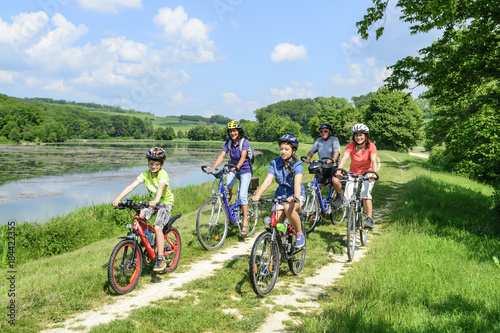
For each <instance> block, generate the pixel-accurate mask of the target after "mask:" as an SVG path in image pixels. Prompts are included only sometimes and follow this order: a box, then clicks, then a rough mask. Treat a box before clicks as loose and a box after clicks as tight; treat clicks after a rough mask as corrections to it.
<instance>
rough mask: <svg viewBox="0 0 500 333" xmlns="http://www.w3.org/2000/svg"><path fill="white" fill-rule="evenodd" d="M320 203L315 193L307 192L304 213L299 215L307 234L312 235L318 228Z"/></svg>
mask: <svg viewBox="0 0 500 333" xmlns="http://www.w3.org/2000/svg"><path fill="white" fill-rule="evenodd" d="M319 210H320V208H319V202H318V198H317V197H316V193H315V192H314V190H313V191H306V202H305V203H304V205H303V206H302V211H301V212H300V213H299V216H300V221H301V222H302V223H303V225H304V229H303V230H305V231H306V233H307V234H308V233H310V232H311V231H313V230H314V228H315V227H316V223H317V222H318V220H319Z"/></svg>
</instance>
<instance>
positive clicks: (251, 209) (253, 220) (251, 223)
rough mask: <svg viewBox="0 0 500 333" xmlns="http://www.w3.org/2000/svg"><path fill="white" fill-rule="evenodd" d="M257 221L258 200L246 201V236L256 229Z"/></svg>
mask: <svg viewBox="0 0 500 333" xmlns="http://www.w3.org/2000/svg"><path fill="white" fill-rule="evenodd" d="M258 222H259V203H258V202H249V203H248V227H249V229H248V233H247V237H250V236H252V235H253V234H254V232H255V230H256V229H257V224H258Z"/></svg>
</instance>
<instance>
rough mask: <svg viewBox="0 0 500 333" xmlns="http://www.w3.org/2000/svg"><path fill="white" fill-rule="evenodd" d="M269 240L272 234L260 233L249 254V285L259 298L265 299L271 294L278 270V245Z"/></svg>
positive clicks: (267, 232)
mask: <svg viewBox="0 0 500 333" xmlns="http://www.w3.org/2000/svg"><path fill="white" fill-rule="evenodd" d="M271 239H272V233H270V232H269V231H264V232H263V233H261V234H260V235H259V236H257V238H256V239H255V243H254V244H253V247H252V253H251V254H250V261H249V272H250V283H251V285H252V289H253V291H254V292H255V294H257V296H259V297H265V296H267V295H269V293H271V291H272V290H273V288H274V285H275V284H276V280H277V279H278V274H279V270H280V259H279V249H278V243H277V242H276V241H274V242H273V241H271Z"/></svg>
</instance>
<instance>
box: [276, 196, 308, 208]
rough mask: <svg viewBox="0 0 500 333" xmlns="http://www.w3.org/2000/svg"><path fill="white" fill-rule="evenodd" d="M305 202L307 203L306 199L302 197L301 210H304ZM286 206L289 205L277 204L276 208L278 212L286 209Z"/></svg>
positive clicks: (300, 201)
mask: <svg viewBox="0 0 500 333" xmlns="http://www.w3.org/2000/svg"><path fill="white" fill-rule="evenodd" d="M304 202H306V197H303V196H300V197H299V204H300V208H302V205H303V204H304ZM285 205H287V204H276V205H275V206H274V207H275V209H276V210H277V211H278V210H283V209H285Z"/></svg>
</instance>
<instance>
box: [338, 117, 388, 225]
mask: <svg viewBox="0 0 500 333" xmlns="http://www.w3.org/2000/svg"><path fill="white" fill-rule="evenodd" d="M351 132H352V142H351V143H349V144H348V145H347V146H346V147H345V150H344V155H343V156H342V159H341V160H340V163H339V168H340V169H341V168H343V167H344V165H345V164H346V162H347V160H348V159H349V157H350V158H351V166H350V168H349V171H350V172H352V173H354V174H356V175H361V174H362V173H363V172H365V171H368V170H372V171H377V170H378V165H377V147H376V146H375V144H374V143H373V142H371V141H370V140H369V139H370V129H369V128H368V126H366V125H365V124H356V125H354V126H353V127H352V130H351ZM337 176H340V171H337ZM374 184H375V182H374V181H373V180H370V181H364V182H363V184H362V186H361V199H363V205H364V208H365V212H366V216H367V217H366V222H365V229H373V219H372V189H373V185H374ZM353 191H354V188H353V184H352V183H350V182H349V181H348V182H347V184H346V188H345V196H344V198H345V200H348V199H349V198H350V197H351V195H352V193H353Z"/></svg>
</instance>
